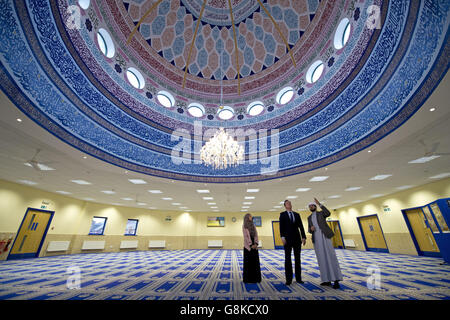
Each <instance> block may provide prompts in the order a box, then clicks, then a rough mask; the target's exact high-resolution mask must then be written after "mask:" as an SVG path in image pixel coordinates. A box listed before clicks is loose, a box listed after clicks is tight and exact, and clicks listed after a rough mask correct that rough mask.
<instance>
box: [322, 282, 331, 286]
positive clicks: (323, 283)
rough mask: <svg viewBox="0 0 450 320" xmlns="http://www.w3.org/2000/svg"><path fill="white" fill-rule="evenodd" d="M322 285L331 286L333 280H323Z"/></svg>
mask: <svg viewBox="0 0 450 320" xmlns="http://www.w3.org/2000/svg"><path fill="white" fill-rule="evenodd" d="M320 285H321V286H330V287H331V282H322V283H321V284H320Z"/></svg>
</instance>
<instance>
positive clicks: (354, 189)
mask: <svg viewBox="0 0 450 320" xmlns="http://www.w3.org/2000/svg"><path fill="white" fill-rule="evenodd" d="M361 188H362V187H350V188H347V189H345V191H356V190H359V189H361Z"/></svg>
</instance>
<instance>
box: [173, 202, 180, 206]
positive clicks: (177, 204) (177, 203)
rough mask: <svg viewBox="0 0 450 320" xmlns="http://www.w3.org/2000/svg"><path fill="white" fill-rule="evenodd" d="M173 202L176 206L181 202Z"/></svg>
mask: <svg viewBox="0 0 450 320" xmlns="http://www.w3.org/2000/svg"><path fill="white" fill-rule="evenodd" d="M172 204H173V205H174V206H179V205H180V204H181V203H179V202H172Z"/></svg>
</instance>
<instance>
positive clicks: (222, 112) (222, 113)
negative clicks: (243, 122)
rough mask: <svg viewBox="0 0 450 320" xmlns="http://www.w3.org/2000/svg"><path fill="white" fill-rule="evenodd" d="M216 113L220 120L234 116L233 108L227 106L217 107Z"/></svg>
mask: <svg viewBox="0 0 450 320" xmlns="http://www.w3.org/2000/svg"><path fill="white" fill-rule="evenodd" d="M217 115H218V116H219V118H220V119H222V120H230V119H231V118H233V116H234V110H233V108H231V107H229V106H223V107H219V110H218V111H217Z"/></svg>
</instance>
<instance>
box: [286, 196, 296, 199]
mask: <svg viewBox="0 0 450 320" xmlns="http://www.w3.org/2000/svg"><path fill="white" fill-rule="evenodd" d="M297 198H298V196H287V197H286V199H297Z"/></svg>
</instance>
